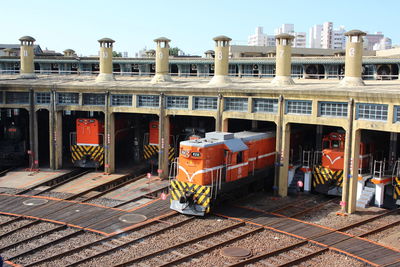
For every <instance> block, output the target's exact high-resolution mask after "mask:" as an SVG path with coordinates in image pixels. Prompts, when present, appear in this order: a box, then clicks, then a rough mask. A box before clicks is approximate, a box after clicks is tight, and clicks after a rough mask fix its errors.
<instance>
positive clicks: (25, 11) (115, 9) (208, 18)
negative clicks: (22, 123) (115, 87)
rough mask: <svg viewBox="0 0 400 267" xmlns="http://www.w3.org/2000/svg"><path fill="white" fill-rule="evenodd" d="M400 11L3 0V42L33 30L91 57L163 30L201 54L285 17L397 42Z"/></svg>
mask: <svg viewBox="0 0 400 267" xmlns="http://www.w3.org/2000/svg"><path fill="white" fill-rule="evenodd" d="M328 3H329V4H328ZM399 10H400V1H399V0H387V1H377V0H363V1H359V0H346V1H343V0H336V1H324V0H317V1H311V0H309V1H307V0H303V1H300V0H286V1H283V0H281V1H279V0H278V1H268V0H264V1H263V0H240V1H237V0H202V1H193V0H192V1H191V0H169V1H167V0H149V1H143V0H141V1H136V0H131V1H129V0H113V1H110V0H108V1H104V0H97V1H93V0H65V1H62V0H26V1H22V0H13V1H9V0H0V25H1V30H0V43H18V39H19V38H20V37H21V36H23V35H30V36H32V37H34V38H35V39H36V43H37V44H39V45H40V46H41V47H42V48H43V49H44V48H46V47H47V48H48V49H52V50H56V51H58V52H62V51H63V50H64V49H66V48H72V49H74V50H75V51H76V52H77V53H78V54H79V55H80V54H83V55H93V54H97V51H98V43H97V40H98V39H100V38H102V37H110V38H112V39H114V40H115V41H116V43H115V48H114V50H116V51H127V52H129V56H133V55H134V52H137V51H138V50H140V49H142V48H143V47H145V46H147V49H151V48H154V43H153V39H155V38H157V37H160V36H165V37H168V38H169V39H171V40H172V42H171V46H177V47H179V48H181V49H182V50H183V51H185V52H187V53H191V54H198V55H202V54H203V52H204V51H206V50H208V49H213V47H214V43H213V41H212V38H213V37H215V36H217V35H221V34H223V35H227V36H229V37H231V38H232V39H233V40H234V41H246V40H247V37H248V35H250V34H253V33H254V30H255V27H256V26H263V27H264V32H266V33H269V34H273V31H274V29H275V28H277V27H279V26H280V25H281V24H283V23H293V24H294V25H295V31H305V32H307V34H308V29H309V28H310V27H311V26H312V25H314V24H322V23H323V22H325V21H332V22H333V23H334V28H336V27H338V26H340V25H344V26H345V27H346V30H351V29H360V30H363V31H369V32H370V33H372V32H376V31H382V32H383V33H384V34H385V36H387V37H390V38H392V41H393V44H399V43H400V37H399V30H398V28H399V26H398V24H399V23H398V19H399V16H400V15H399ZM161 17H162V18H161Z"/></svg>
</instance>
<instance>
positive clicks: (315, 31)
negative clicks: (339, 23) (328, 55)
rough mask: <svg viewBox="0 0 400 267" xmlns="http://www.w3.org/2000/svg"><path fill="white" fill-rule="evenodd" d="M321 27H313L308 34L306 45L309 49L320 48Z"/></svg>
mask: <svg viewBox="0 0 400 267" xmlns="http://www.w3.org/2000/svg"><path fill="white" fill-rule="evenodd" d="M321 34H322V25H320V24H318V25H314V26H312V27H311V28H310V30H309V34H308V45H309V47H310V48H321Z"/></svg>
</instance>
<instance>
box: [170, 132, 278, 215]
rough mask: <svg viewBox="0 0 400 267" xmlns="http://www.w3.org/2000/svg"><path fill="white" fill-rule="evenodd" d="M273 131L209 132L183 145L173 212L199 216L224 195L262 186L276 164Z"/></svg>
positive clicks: (173, 185) (173, 190) (174, 181)
mask: <svg viewBox="0 0 400 267" xmlns="http://www.w3.org/2000/svg"><path fill="white" fill-rule="evenodd" d="M275 154H276V153H275V133H274V132H266V133H265V132H264V133H259V132H248V131H245V132H239V133H234V134H233V133H226V132H210V133H206V136H205V138H201V139H194V140H188V141H183V142H181V143H180V148H179V158H178V162H177V166H176V168H177V169H176V176H175V178H173V179H172V180H171V183H170V192H171V206H170V207H171V209H173V210H176V211H178V212H180V213H183V214H190V215H200V216H203V215H204V214H206V213H208V212H210V208H211V206H212V205H213V203H214V202H215V200H216V199H218V198H219V197H220V196H221V195H222V194H224V193H227V192H229V191H233V190H235V189H237V188H239V187H242V186H248V185H250V184H252V185H257V186H260V187H262V186H263V184H264V182H265V180H266V179H267V174H268V169H270V168H272V167H273V165H274V162H275Z"/></svg>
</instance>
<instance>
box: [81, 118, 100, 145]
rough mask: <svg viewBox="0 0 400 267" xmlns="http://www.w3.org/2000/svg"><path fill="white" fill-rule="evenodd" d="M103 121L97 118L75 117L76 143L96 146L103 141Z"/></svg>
mask: <svg viewBox="0 0 400 267" xmlns="http://www.w3.org/2000/svg"><path fill="white" fill-rule="evenodd" d="M103 134H104V123H103V122H102V121H99V120H97V119H82V118H79V119H76V144H77V145H91V146H98V145H101V144H102V143H103Z"/></svg>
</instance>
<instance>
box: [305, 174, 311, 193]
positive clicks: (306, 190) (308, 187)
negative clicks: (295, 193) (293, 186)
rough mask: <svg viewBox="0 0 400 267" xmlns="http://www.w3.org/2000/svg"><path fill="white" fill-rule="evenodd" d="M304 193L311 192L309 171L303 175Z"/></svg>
mask: <svg viewBox="0 0 400 267" xmlns="http://www.w3.org/2000/svg"><path fill="white" fill-rule="evenodd" d="M304 191H305V192H311V171H307V172H305V173H304Z"/></svg>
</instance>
